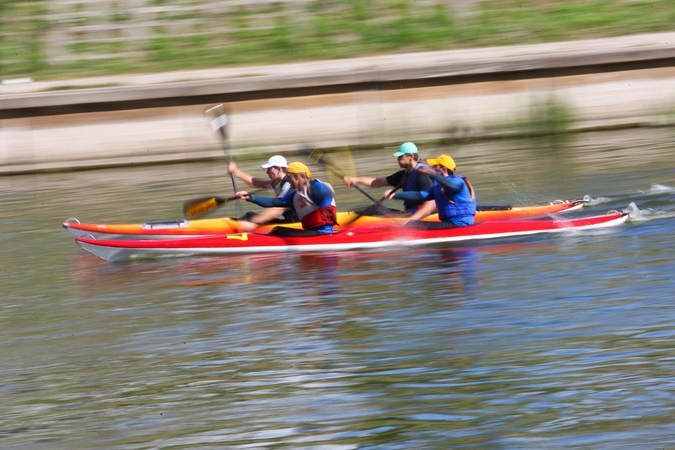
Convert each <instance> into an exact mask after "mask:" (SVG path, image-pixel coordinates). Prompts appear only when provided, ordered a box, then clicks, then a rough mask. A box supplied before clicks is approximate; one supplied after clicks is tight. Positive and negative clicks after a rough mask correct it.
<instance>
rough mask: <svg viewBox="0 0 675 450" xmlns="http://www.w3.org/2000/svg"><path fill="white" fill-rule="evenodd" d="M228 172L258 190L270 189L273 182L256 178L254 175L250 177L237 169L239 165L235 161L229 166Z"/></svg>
mask: <svg viewBox="0 0 675 450" xmlns="http://www.w3.org/2000/svg"><path fill="white" fill-rule="evenodd" d="M227 170H228V172H229V173H231V174H233V175H234V176H235V177H237V178H239V179H240V180H241V181H243V182H244V183H246V184H248V185H249V186H254V187H257V188H269V187H270V184H271V182H272V181H271V180H265V179H263V178H256V177H254V176H253V175H249V174H248V173H246V172H243V171H241V170H239V168H238V167H237V163H235V162H234V161H232V162H231V163H230V164H229V165H228V167H227Z"/></svg>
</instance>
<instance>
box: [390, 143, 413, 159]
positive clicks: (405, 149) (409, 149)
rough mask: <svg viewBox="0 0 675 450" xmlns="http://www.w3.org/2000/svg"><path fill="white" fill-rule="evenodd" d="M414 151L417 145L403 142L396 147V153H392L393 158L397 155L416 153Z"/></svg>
mask: <svg viewBox="0 0 675 450" xmlns="http://www.w3.org/2000/svg"><path fill="white" fill-rule="evenodd" d="M416 153H417V146H416V145H415V144H413V143H412V142H404V143H403V144H401V146H400V147H399V148H398V151H397V152H396V153H394V158H398V157H399V156H403V155H409V154H416Z"/></svg>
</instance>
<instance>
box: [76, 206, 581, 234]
mask: <svg viewBox="0 0 675 450" xmlns="http://www.w3.org/2000/svg"><path fill="white" fill-rule="evenodd" d="M583 206H584V201H583V200H556V201H554V202H550V203H545V204H541V205H531V206H487V207H480V206H479V207H478V209H479V210H478V212H477V213H476V216H475V219H474V220H475V221H476V222H484V221H486V220H510V219H526V218H535V217H546V216H548V215H551V214H558V213H562V212H568V211H573V210H575V209H580V208H582V207H583ZM356 216H357V213H355V212H339V213H338V223H343V224H349V225H350V228H351V227H354V226H356V225H358V226H393V225H396V224H397V223H398V222H399V221H401V220H403V219H401V218H392V217H382V216H361V217H358V218H357V219H356V220H354V218H355V217H356ZM352 220H354V222H353V223H352ZM424 220H430V221H438V215H437V214H433V215H431V216H428V217H427V218H425V219H424ZM276 225H283V226H285V227H290V228H302V225H301V224H300V223H299V222H296V223H284V224H276ZM276 225H272V224H269V225H262V226H260V227H259V228H258V229H256V230H255V231H256V232H257V233H268V232H269V231H270V230H271V229H272V228H274V227H275V226H276ZM63 227H64V228H65V229H66V230H68V231H69V232H70V233H71V234H73V235H75V236H76V237H80V236H84V235H88V236H91V237H95V238H101V239H173V238H177V237H196V236H207V235H218V234H231V233H240V232H242V231H243V230H242V229H241V227H240V226H239V221H238V220H236V219H229V218H220V219H200V220H172V221H166V222H146V223H136V224H95V223H81V222H80V221H79V220H77V219H75V218H71V219H67V220H66V221H65V222H64V223H63ZM336 230H340V226H339V225H338V226H337V227H336Z"/></svg>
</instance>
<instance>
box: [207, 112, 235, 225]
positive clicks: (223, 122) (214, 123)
mask: <svg viewBox="0 0 675 450" xmlns="http://www.w3.org/2000/svg"><path fill="white" fill-rule="evenodd" d="M222 107H223V105H222V103H221V104H220V105H216V106H214V107H213V108H210V109H208V110H207V111H206V113H207V114H208V113H209V112H211V111H215V113H216V114H219V115H217V116H215V117H214V118H213V120H211V127H212V128H213V130H214V131H215V130H218V133H219V134H220V141H221V143H222V146H223V150H224V151H225V156H226V157H227V165H228V166H229V165H230V163H231V162H232V152H231V151H230V141H229V139H228V133H227V128H228V125H229V123H230V122H229V120H227V113H226V112H224V113H222V114H220V110H221V109H222ZM230 179H231V180H232V188H233V189H234V192H235V193H236V192H239V189H237V181H236V178H235V176H234V173H230ZM237 212H238V214H239V215H241V205H240V204H239V202H237Z"/></svg>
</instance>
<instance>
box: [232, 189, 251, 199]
mask: <svg viewBox="0 0 675 450" xmlns="http://www.w3.org/2000/svg"><path fill="white" fill-rule="evenodd" d="M234 196H235V197H236V198H239V199H241V200H248V199H249V198H250V197H251V194H249V193H248V192H247V191H239V192H237V193H236V194H234Z"/></svg>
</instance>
